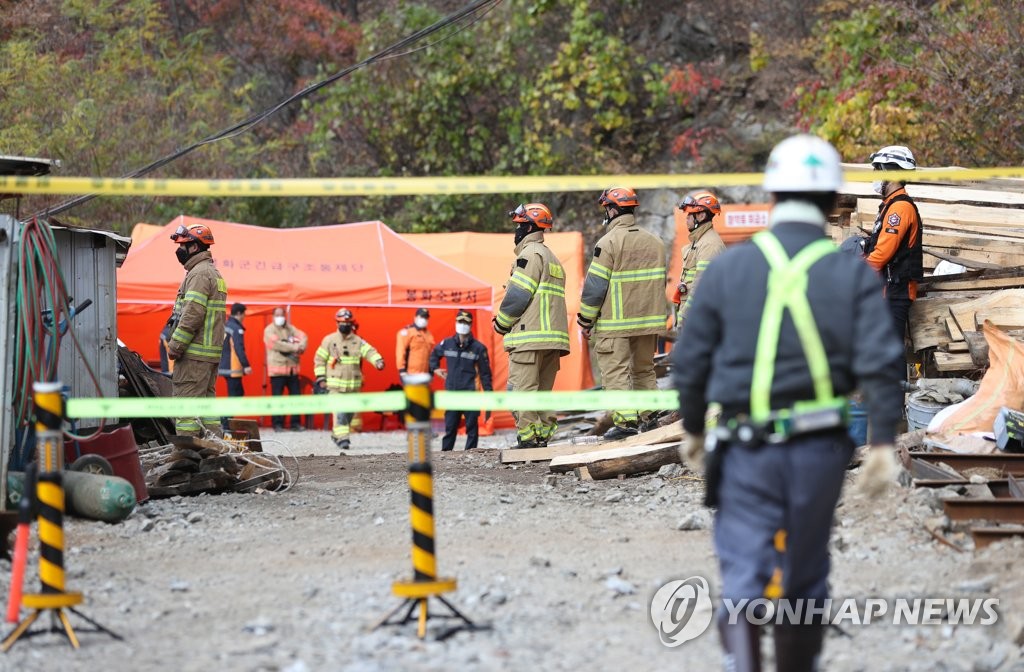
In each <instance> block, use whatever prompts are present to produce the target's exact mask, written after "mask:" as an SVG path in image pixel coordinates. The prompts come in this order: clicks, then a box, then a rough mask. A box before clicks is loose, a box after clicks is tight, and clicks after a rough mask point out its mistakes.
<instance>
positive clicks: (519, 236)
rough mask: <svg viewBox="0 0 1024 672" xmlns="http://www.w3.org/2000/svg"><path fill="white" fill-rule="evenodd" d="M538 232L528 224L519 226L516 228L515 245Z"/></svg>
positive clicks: (524, 223)
mask: <svg viewBox="0 0 1024 672" xmlns="http://www.w3.org/2000/svg"><path fill="white" fill-rule="evenodd" d="M538 230H539V229H537V228H536V227H535V226H534V225H533V224H531V223H530V222H523V223H521V224H520V225H519V226H517V227H516V245H518V244H519V243H521V242H523V238H526V237H527V236H528V235H530V234H531V233H533V232H534V231H538Z"/></svg>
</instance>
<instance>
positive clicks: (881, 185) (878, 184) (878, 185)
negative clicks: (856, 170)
mask: <svg viewBox="0 0 1024 672" xmlns="http://www.w3.org/2000/svg"><path fill="white" fill-rule="evenodd" d="M871 188H872V189H873V190H874V192H875V193H876V194H878V195H879V196H881V195H882V191H883V190H884V189H885V182H883V181H882V180H875V181H874V182H872V183H871Z"/></svg>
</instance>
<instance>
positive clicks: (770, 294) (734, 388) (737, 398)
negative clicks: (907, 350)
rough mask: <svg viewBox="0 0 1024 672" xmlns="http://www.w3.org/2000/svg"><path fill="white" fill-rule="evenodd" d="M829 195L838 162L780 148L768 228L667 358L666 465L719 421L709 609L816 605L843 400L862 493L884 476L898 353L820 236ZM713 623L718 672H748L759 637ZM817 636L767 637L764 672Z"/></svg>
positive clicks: (875, 310) (823, 574) (703, 287)
mask: <svg viewBox="0 0 1024 672" xmlns="http://www.w3.org/2000/svg"><path fill="white" fill-rule="evenodd" d="M842 181H843V176H842V169H841V167H840V159H839V154H838V153H837V152H836V150H835V149H834V148H833V147H832V146H831V145H830V144H828V143H827V142H825V141H824V140H821V139H820V138H817V137H814V136H810V135H797V136H794V137H791V138H789V139H787V140H784V141H783V142H781V143H779V144H778V145H777V146H776V147H775V148H774V149H773V150H772V153H771V155H770V157H769V159H768V166H767V168H766V170H765V175H764V189H765V191H767V192H769V193H770V194H771V195H772V197H773V207H772V211H771V215H770V229H769V230H768V231H766V232H763V233H760V234H757V235H756V236H755V237H754V238H753V239H752V241H751V242H749V243H744V244H741V245H737V246H736V247H733V248H731V249H729V250H727V251H726V252H724V253H723V254H722V255H721V256H719V257H718V258H717V259H715V260H714V261H713V262H711V264H710V265H709V266H708V268H707V270H706V271H705V273H704V277H703V279H702V280H701V283H700V287H699V289H698V290H697V292H696V293H695V294H694V296H693V303H692V305H691V307H690V311H689V314H688V317H687V321H686V324H685V326H684V327H683V331H682V334H681V337H680V339H679V342H678V344H677V345H676V348H675V349H674V350H673V360H674V361H673V367H672V377H673V379H674V382H675V384H676V387H677V388H678V390H679V404H680V412H681V414H682V416H683V428H684V430H685V432H686V439H685V442H684V443H683V445H682V446H681V452H683V454H684V455H683V456H684V458H685V459H686V461H687V463H688V464H690V465H692V466H691V468H700V466H701V458H702V457H703V456H704V446H705V443H704V436H703V435H704V432H705V413H706V412H707V409H708V405H709V403H715V404H717V405H718V406H720V408H721V411H720V414H721V417H720V418H719V420H718V422H717V426H716V427H715V428H714V429H712V430H710V432H711V435H710V436H709V438H708V444H707V445H708V448H709V452H708V453H707V460H706V474H705V482H706V487H707V504H708V505H709V506H717V507H718V510H717V512H716V514H715V524H714V545H715V551H716V555H717V556H718V559H719V565H720V568H721V572H722V593H721V594H722V598H723V599H730V600H740V599H744V598H746V599H750V600H753V599H760V598H767V599H781V598H787V599H801V598H802V599H813V600H816V604H817V606H818V608H821V607H822V606H823V604H824V602H823V600H825V599H826V598H827V597H828V595H829V590H828V575H829V554H828V541H829V533H830V529H831V526H832V518H833V512H834V509H835V505H836V502H837V501H838V499H839V493H840V489H841V487H842V484H843V477H844V474H845V471H846V467H847V465H848V464H849V461H850V457H851V455H852V453H853V442H852V441H851V439H850V437H849V435H848V434H847V429H846V415H847V411H846V400H845V398H844V395H846V394H848V393H850V392H852V391H853V390H854V389H855V388H859V389H860V390H861V391H863V393H864V396H865V399H866V403H867V406H868V409H869V414H870V417H871V422H872V427H873V440H874V445H873V446H872V447H871V448H870V450H869V453H868V455H867V457H866V459H865V462H864V465H863V466H862V467H861V471H860V474H859V475H858V476H859V478H860V486H861V488H862V489H863V490H864V491H866V492H868V493H869V494H878V493H879V492H880V491H881V490H883V489H884V488H885V487H886V486H887V485H888V484H889V483H890V482H891V481H892V480H893V479H895V477H896V475H897V473H898V466H897V464H896V458H895V455H894V451H893V446H892V443H893V440H894V437H895V430H896V424H897V422H898V421H899V419H900V413H901V410H902V407H903V393H902V392H901V390H900V386H899V384H898V382H897V380H896V376H895V368H894V366H893V363H894V362H895V361H897V360H898V359H899V357H900V352H901V349H900V345H899V342H898V341H897V340H896V338H895V334H894V332H893V329H892V326H891V325H892V322H891V321H890V320H889V319H888V317H887V315H886V308H885V303H884V301H883V300H882V298H881V296H880V295H879V291H878V289H879V281H878V277H877V275H876V274H875V273H873V272H872V270H871V269H870V268H868V266H867V265H865V264H863V263H862V262H861V261H860V260H859V259H857V258H856V257H852V256H850V255H843V254H837V248H836V246H835V245H834V244H833V243H832V241H831V240H830V239H829V238H828V237H827V235H826V234H825V232H824V227H825V225H826V222H827V214H828V213H830V212H831V211H832V210H833V209H834V207H835V203H836V192H837V191H838V190H839V188H840V186H841V185H842ZM758 318H759V319H760V325H759V326H758V324H757V322H756V321H755V320H757V319H758ZM826 611H827V610H826ZM725 614H726V610H725V609H722V610H721V611H719V616H720V618H719V622H718V628H719V633H720V636H721V641H722V646H723V648H724V650H725V654H726V668H727V669H730V670H738V671H749V670H760V669H761V668H760V665H761V658H760V656H761V654H760V640H759V626H756V625H754V624H751V623H749V622H748V621H747V619H745V618H742V617H741V618H740V619H739V621H738V622H737V623H735V624H730V623H729V622H728V618H725V617H723V615H725ZM824 628H825V625H824V624H822V623H813V624H806V623H805V624H791V623H783V624H777V625H774V626H773V629H774V635H775V660H776V668H777V669H778V670H785V671H787V672H800V671H806V670H815V669H817V667H816V665H817V660H818V657H819V655H820V652H821V646H822V638H823V635H824V632H825V630H824Z"/></svg>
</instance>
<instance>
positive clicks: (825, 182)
mask: <svg viewBox="0 0 1024 672" xmlns="http://www.w3.org/2000/svg"><path fill="white" fill-rule="evenodd" d="M840 162H841V160H840V158H839V152H837V151H836V148H835V147H833V146H832V145H830V144H829V143H828V142H826V141H825V140H822V139H821V138H819V137H817V136H814V135H794V136H792V137H789V138H786V139H785V140H783V141H782V142H780V143H779V144H777V145H775V149H773V150H772V153H771V155H769V156H768V166H767V167H766V168H765V169H764V190H765V191H767V192H771V193H784V192H792V193H801V192H830V191H839V189H840V188H841V187H842V186H843V169H842V167H841V166H840V165H839V164H840Z"/></svg>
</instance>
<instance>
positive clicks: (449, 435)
mask: <svg viewBox="0 0 1024 672" xmlns="http://www.w3.org/2000/svg"><path fill="white" fill-rule="evenodd" d="M463 415H465V416H466V450H473V449H474V448H476V444H477V441H478V440H479V438H480V422H479V420H480V411H445V412H444V438H442V439H441V450H452V449H454V448H455V437H456V436H458V434H459V420H460V419H461V418H462V416H463Z"/></svg>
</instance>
